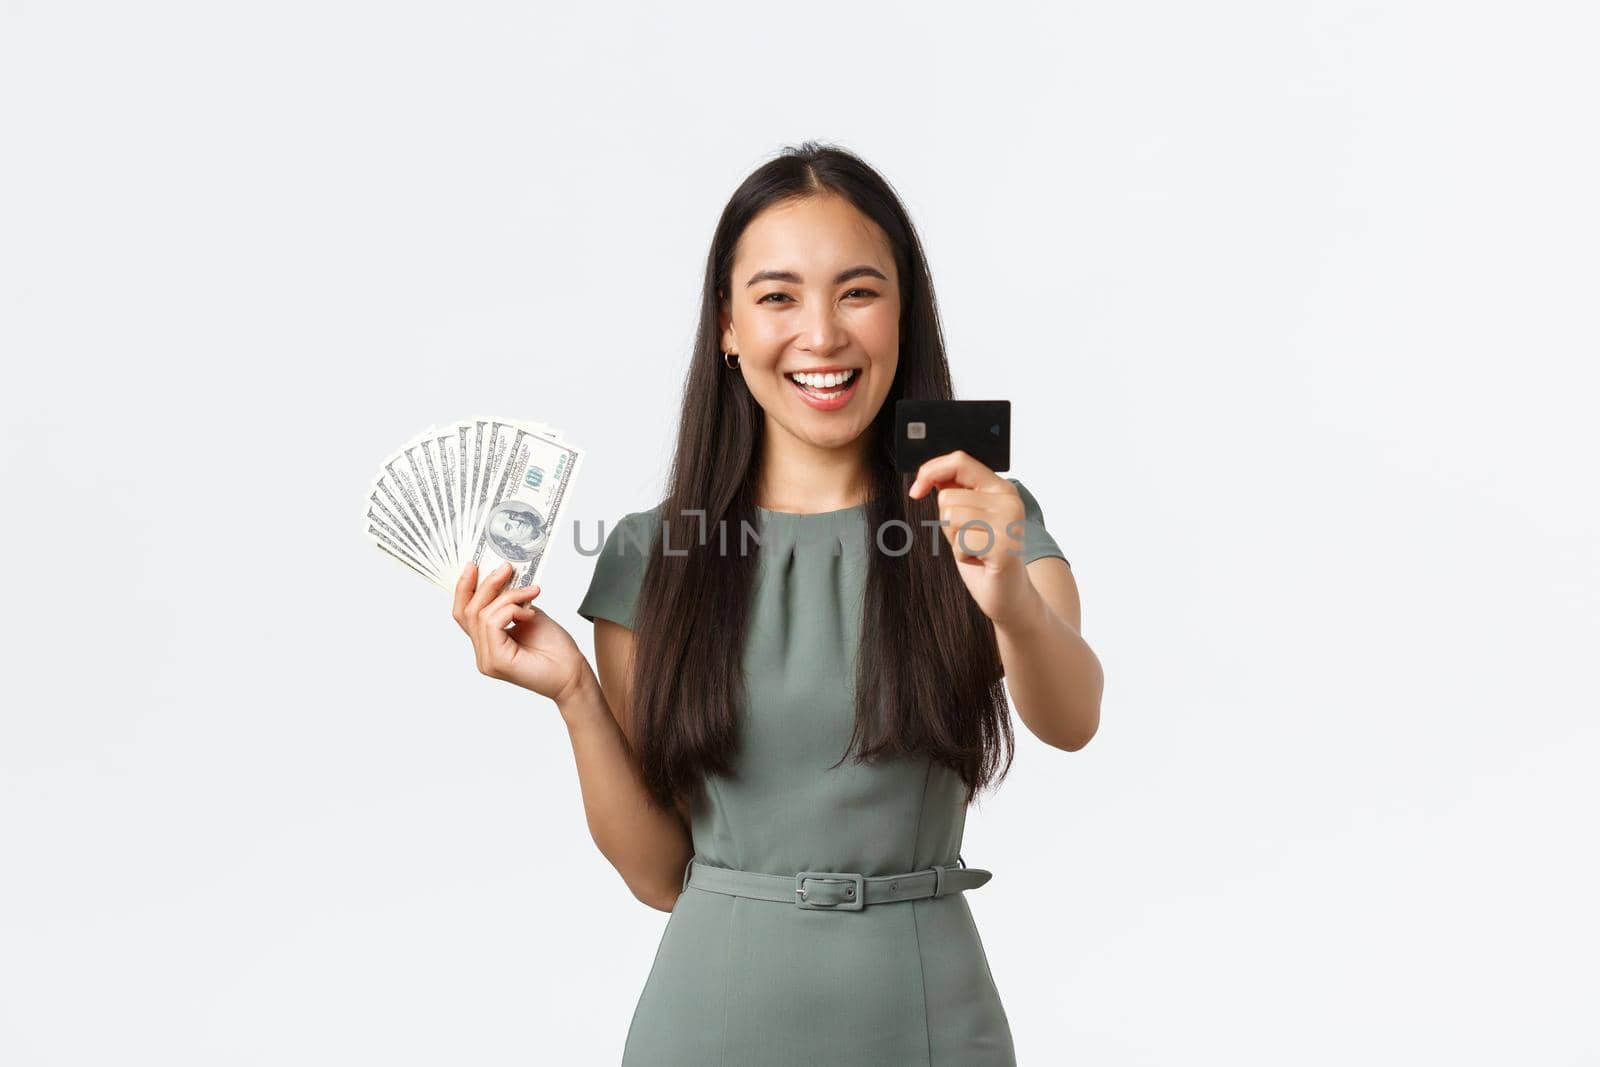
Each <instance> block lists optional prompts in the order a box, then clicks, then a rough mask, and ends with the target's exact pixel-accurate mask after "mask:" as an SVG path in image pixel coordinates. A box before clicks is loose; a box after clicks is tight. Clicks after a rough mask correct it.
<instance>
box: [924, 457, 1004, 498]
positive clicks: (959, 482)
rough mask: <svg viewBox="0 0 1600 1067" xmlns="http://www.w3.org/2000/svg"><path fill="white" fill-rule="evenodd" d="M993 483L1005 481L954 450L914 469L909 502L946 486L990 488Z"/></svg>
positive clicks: (976, 460)
mask: <svg viewBox="0 0 1600 1067" xmlns="http://www.w3.org/2000/svg"><path fill="white" fill-rule="evenodd" d="M996 482H1001V483H1004V482H1005V479H1004V478H1001V477H1000V476H999V475H998V474H996V473H995V472H994V471H992V470H990V469H989V468H988V467H987V466H985V465H984V464H983V461H981V460H979V459H977V458H975V457H973V456H972V455H970V454H968V453H967V452H964V451H962V450H961V449H959V448H958V449H956V450H955V451H954V452H946V453H945V454H944V455H942V456H934V457H933V458H932V459H930V460H927V461H925V462H924V463H923V464H922V466H920V467H918V468H917V476H916V478H915V479H913V480H912V482H911V488H910V490H909V493H910V495H911V499H913V500H918V499H921V497H922V495H923V494H924V493H926V492H927V491H928V490H930V489H944V488H945V487H946V486H962V487H965V488H967V489H993V488H994V483H996Z"/></svg>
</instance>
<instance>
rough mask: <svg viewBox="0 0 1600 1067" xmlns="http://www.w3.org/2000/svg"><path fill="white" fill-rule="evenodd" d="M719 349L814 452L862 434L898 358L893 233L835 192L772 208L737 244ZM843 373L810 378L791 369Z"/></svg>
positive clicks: (769, 410)
mask: <svg viewBox="0 0 1600 1067" xmlns="http://www.w3.org/2000/svg"><path fill="white" fill-rule="evenodd" d="M730 288H731V290H732V294H731V304H730V306H729V307H725V308H724V309H723V311H722V350H723V351H724V352H736V353H738V355H739V369H738V370H737V371H726V370H725V371H724V373H728V374H737V373H742V374H743V375H744V380H745V384H746V385H747V386H748V387H749V389H750V392H751V394H752V395H753V396H754V397H755V398H756V402H757V403H758V404H760V405H761V407H762V409H763V410H764V411H765V412H766V414H767V425H768V430H769V432H770V431H772V430H773V429H774V427H773V423H776V424H777V427H780V428H781V429H782V430H785V431H787V432H788V433H789V434H791V435H792V436H794V437H796V438H798V439H800V440H802V441H805V442H807V443H809V444H812V445H815V446H817V447H819V448H837V447H839V446H841V445H847V444H849V443H851V442H852V441H854V440H855V439H856V438H857V437H859V436H860V435H861V434H862V433H863V432H864V431H865V430H866V429H867V428H868V427H869V426H871V425H872V420H873V418H874V417H875V416H876V415H877V414H878V409H879V408H881V407H882V406H883V398H884V397H885V396H886V395H887V394H888V392H889V386H890V384H891V383H892V382H893V381H894V372H895V367H896V366H898V365H899V362H900V279H899V277H898V275H897V274H896V271H895V263H894V254H893V252H892V250H891V249H890V247H889V241H888V238H887V237H886V236H885V235H884V233H883V230H882V229H880V228H879V227H878V225H877V223H875V222H873V221H872V220H871V219H869V218H867V217H866V216H865V215H863V214H861V212H859V211H858V210H856V208H855V206H854V205H853V204H851V203H850V202H849V201H847V200H845V199H843V198H842V197H839V196H835V195H819V196H814V197H806V198H804V199H801V200H791V201H788V202H786V203H783V204H778V205H774V206H773V207H770V208H768V209H767V210H765V211H763V212H762V213H761V214H759V215H757V216H756V217H755V219H754V220H753V221H752V222H751V223H750V225H749V226H747V227H746V228H745V231H744V234H743V236H741V237H740V238H739V243H738V246H737V247H736V248H735V250H734V259H733V271H732V274H731V277H730ZM815 371H826V372H832V373H834V374H835V375H839V376H842V375H843V374H850V375H851V377H849V378H848V379H847V380H844V381H842V382H837V383H835V384H831V385H830V384H828V381H827V380H823V381H814V382H813V384H811V385H802V384H800V383H798V382H796V381H795V380H794V379H793V378H792V377H790V376H791V375H793V374H797V373H799V374H810V373H811V372H815Z"/></svg>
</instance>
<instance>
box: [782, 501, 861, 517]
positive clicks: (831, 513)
mask: <svg viewBox="0 0 1600 1067" xmlns="http://www.w3.org/2000/svg"><path fill="white" fill-rule="evenodd" d="M756 510H757V511H759V512H760V513H761V514H762V515H765V516H769V517H775V518H779V519H787V520H800V519H831V518H835V517H837V516H840V515H851V514H854V513H855V512H858V511H859V512H862V513H865V512H866V510H867V505H866V504H864V503H863V504H852V505H851V506H850V507H847V508H835V509H834V510H832V511H773V510H772V509H771V508H764V507H762V506H761V505H760V504H757V505H756Z"/></svg>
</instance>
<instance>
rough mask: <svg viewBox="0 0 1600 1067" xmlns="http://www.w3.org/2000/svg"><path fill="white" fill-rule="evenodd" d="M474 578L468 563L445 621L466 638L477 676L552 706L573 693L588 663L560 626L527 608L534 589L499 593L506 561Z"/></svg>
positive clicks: (508, 568)
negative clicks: (450, 621) (450, 620)
mask: <svg viewBox="0 0 1600 1067" xmlns="http://www.w3.org/2000/svg"><path fill="white" fill-rule="evenodd" d="M477 578H478V567H477V564H475V563H468V564H467V565H466V567H464V568H463V569H462V571H461V577H460V578H459V579H457V580H456V593H455V602H454V604H453V605H452V606H451V609H450V617H451V618H453V619H455V620H456V624H457V625H459V626H460V627H461V629H462V630H463V631H464V632H465V633H466V635H467V636H468V637H469V638H471V639H472V650H473V652H474V653H475V654H476V655H477V658H478V670H479V672H481V673H483V674H486V675H488V676H489V677H490V678H499V679H501V680H502V681H507V682H511V683H512V684H513V685H520V686H521V687H522V688H524V689H531V690H533V691H534V692H535V693H538V694H539V695H541V696H546V697H549V698H550V699H551V700H554V701H557V702H558V703H559V702H560V700H561V699H562V698H563V697H565V696H566V695H568V694H570V693H573V692H575V691H576V690H577V686H578V684H579V683H580V682H581V681H582V679H583V675H584V672H586V671H588V670H589V669H590V668H589V661H588V660H586V659H585V658H584V656H583V651H582V650H581V649H580V648H578V644H577V642H576V641H574V640H573V639H572V635H571V634H569V633H567V631H566V629H565V628H564V627H562V625H561V624H560V623H558V622H556V621H555V620H554V619H552V618H551V617H550V616H549V615H548V614H546V613H545V612H543V611H540V610H539V609H538V608H536V607H533V606H532V601H533V599H534V598H535V597H537V596H538V595H539V586H538V585H530V586H527V587H525V588H522V589H506V590H505V591H504V592H501V590H502V588H504V586H505V584H506V582H507V581H509V580H510V578H511V564H509V563H503V564H501V565H500V566H499V567H497V568H496V569H495V570H493V571H491V572H490V573H489V576H488V577H487V578H485V579H484V580H483V581H482V582H481V583H480V582H479V581H478V580H477ZM507 623H512V624H514V625H512V626H511V628H510V629H507V628H506V624H507Z"/></svg>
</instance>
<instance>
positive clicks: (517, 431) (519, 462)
mask: <svg viewBox="0 0 1600 1067" xmlns="http://www.w3.org/2000/svg"><path fill="white" fill-rule="evenodd" d="M482 421H483V422H484V423H486V426H485V430H486V436H487V438H488V440H489V442H490V444H489V445H488V446H487V447H486V448H485V451H484V460H485V463H484V467H483V475H484V477H483V479H482V483H481V484H480V486H479V488H478V494H479V495H478V501H479V503H478V506H477V509H476V510H477V519H476V522H475V524H474V534H473V548H472V552H471V554H470V556H469V559H470V560H471V561H472V562H474V563H476V564H477V565H478V574H479V575H485V574H488V573H490V572H491V571H493V570H495V569H496V568H497V567H499V566H500V565H501V564H502V563H509V564H511V570H512V577H511V580H510V581H509V582H507V583H506V588H508V589H521V588H525V587H527V586H529V585H532V584H533V583H534V582H536V581H538V580H539V575H540V573H541V572H542V571H543V569H544V561H545V558H546V556H547V555H548V550H549V548H550V545H551V543H552V540H553V538H554V537H555V534H556V531H557V530H558V529H559V528H560V518H561V510H562V507H563V505H564V504H565V503H566V500H567V495H568V492H569V491H570V488H571V486H572V484H573V482H574V480H575V479H576V478H577V474H578V468H579V466H580V465H581V464H582V461H583V452H582V451H581V450H580V449H578V448H575V447H574V446H572V445H570V444H568V443H566V442H564V441H562V440H560V439H558V438H556V437H552V436H550V435H549V434H548V428H545V427H541V426H539V425H538V424H535V423H518V422H512V421H510V420H505V419H496V418H485V419H483V420H482ZM463 565H465V561H463Z"/></svg>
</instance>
